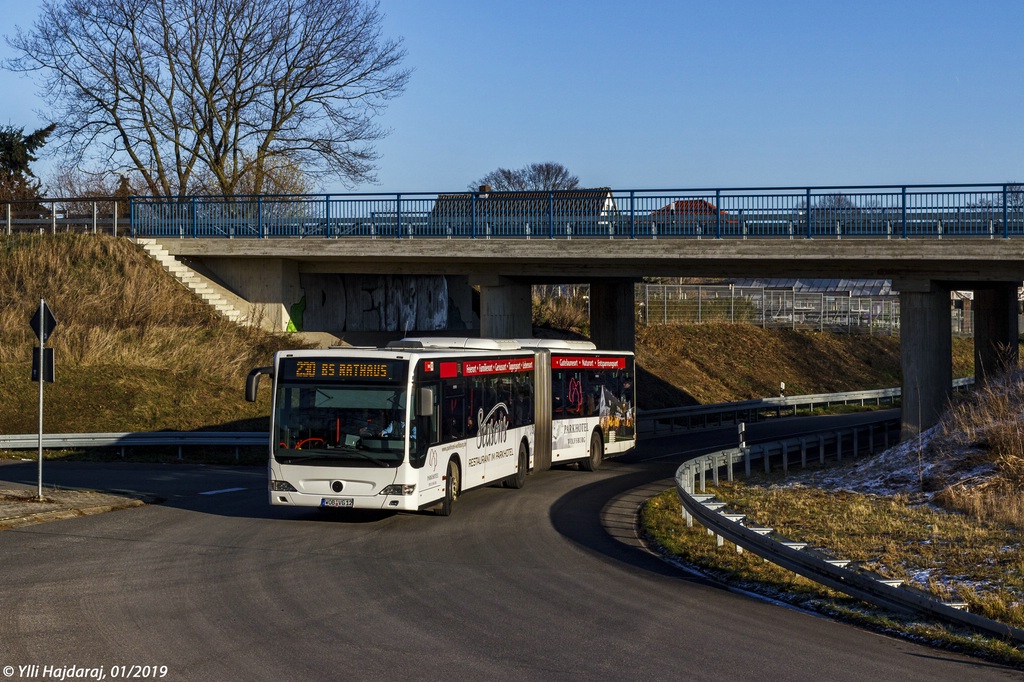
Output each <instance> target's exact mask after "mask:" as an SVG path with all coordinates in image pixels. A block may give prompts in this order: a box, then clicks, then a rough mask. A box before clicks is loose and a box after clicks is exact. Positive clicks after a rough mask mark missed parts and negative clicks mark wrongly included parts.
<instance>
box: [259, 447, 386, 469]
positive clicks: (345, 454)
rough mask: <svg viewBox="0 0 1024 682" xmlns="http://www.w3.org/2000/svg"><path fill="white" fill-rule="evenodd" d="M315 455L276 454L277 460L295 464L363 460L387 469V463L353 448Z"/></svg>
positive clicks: (320, 452)
mask: <svg viewBox="0 0 1024 682" xmlns="http://www.w3.org/2000/svg"><path fill="white" fill-rule="evenodd" d="M316 452H317V454H315V455H312V454H311V455H292V454H278V455H276V456H277V457H278V458H281V457H287V458H288V459H289V463H290V464H293V463H295V462H310V461H314V460H338V459H364V460H366V461H368V462H373V463H374V464H376V465H377V466H381V467H387V466H388V465H387V463H386V462H383V461H381V460H379V459H377V458H376V457H374V456H373V455H371V454H368V453H366V452H360V451H359V450H356V449H354V448H339V449H338V452H337V453H325V452H324V451H323V450H317V451H316Z"/></svg>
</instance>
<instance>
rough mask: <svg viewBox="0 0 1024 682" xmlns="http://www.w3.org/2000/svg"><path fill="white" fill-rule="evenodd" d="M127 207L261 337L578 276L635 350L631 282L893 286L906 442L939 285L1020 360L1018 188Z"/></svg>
mask: <svg viewBox="0 0 1024 682" xmlns="http://www.w3.org/2000/svg"><path fill="white" fill-rule="evenodd" d="M130 213H131V228H130V229H131V232H132V234H133V235H134V236H135V237H136V238H139V239H140V241H142V242H144V243H145V244H146V245H147V248H148V249H150V250H151V252H152V253H154V255H160V254H162V253H163V251H166V255H165V256H164V257H165V258H166V257H171V258H173V259H176V261H178V262H181V263H186V264H189V265H191V266H192V271H193V272H194V273H196V276H199V277H201V278H202V279H204V280H205V281H206V282H208V283H209V285H210V286H212V287H215V288H218V289H220V290H221V291H223V292H224V295H225V296H227V297H229V298H230V297H235V299H236V300H237V301H238V303H239V305H241V306H242V307H243V308H246V309H248V310H249V312H250V315H253V314H255V316H258V317H260V318H261V319H262V321H263V323H264V324H265V325H267V326H269V327H271V328H274V329H280V330H283V329H286V328H288V327H289V324H291V325H293V326H294V325H295V321H296V317H297V316H299V315H301V316H302V318H303V325H302V326H303V328H304V329H305V330H311V329H319V330H322V331H330V332H336V333H337V332H339V331H340V332H342V333H343V334H344V335H347V336H351V335H352V334H354V333H355V334H357V335H358V332H361V331H363V332H365V331H381V332H385V333H391V334H393V335H397V334H401V333H404V332H412V331H417V332H429V331H441V330H446V331H452V330H459V329H463V330H465V329H468V330H471V332H470V333H475V331H476V330H477V329H479V333H480V334H481V335H484V336H495V337H522V336H529V335H530V333H531V299H530V287H531V286H532V285H533V284H539V283H589V284H590V285H591V302H590V304H591V311H592V314H593V319H592V324H591V328H592V336H593V339H594V341H595V343H597V345H598V346H599V347H605V348H612V347H615V348H632V347H633V345H634V340H633V329H634V321H635V311H634V301H633V283H634V282H635V281H637V280H638V279H639V278H641V277H813V278H841V277H843V278H867V279H891V280H893V287H894V289H896V290H898V291H899V292H900V308H901V348H902V365H903V405H904V410H903V433H904V435H905V436H910V435H913V434H916V433H918V432H919V431H920V430H922V429H924V428H927V427H929V426H931V425H932V424H934V423H935V422H936V420H937V419H938V417H939V415H940V414H941V412H942V410H943V409H944V407H945V404H946V401H947V399H948V397H949V395H950V386H951V380H952V369H951V339H950V331H949V330H950V292H951V291H952V290H954V289H955V290H973V291H974V292H975V304H974V312H975V328H976V332H975V356H976V367H977V374H978V376H979V378H980V379H981V380H984V378H985V376H986V375H990V374H993V373H996V372H999V371H1002V370H1003V369H1006V368H1008V367H1016V366H1017V340H1018V333H1019V330H1018V317H1017V313H1018V305H1019V304H1018V293H1017V292H1018V287H1019V286H1020V284H1021V282H1022V280H1024V189H1022V188H1021V187H1020V186H1017V185H958V186H953V185H943V186H934V185H932V186H909V185H908V186H887V187H813V188H806V187H804V188H781V189H779V188H769V189H757V188H755V189H742V188H741V189H710V190H625V191H618V190H611V189H607V188H605V189H596V190H579V191H572V192H537V193H533V192H530V193H522V192H515V193H494V192H490V191H488V190H487V188H481V189H480V191H478V192H463V193H451V194H416V193H406V194H392V195H384V194H373V195H319V196H303V197H264V196H261V197H229V198H225V197H186V198H179V199H159V198H133V199H132V202H131V206H130ZM8 215H9V216H10V211H9V212H8ZM93 215H94V221H95V215H96V209H95V207H94V208H93ZM8 220H9V221H10V218H9V219H8ZM50 220H52V221H53V224H54V225H56V218H50ZM8 229H10V226H8ZM473 288H478V290H479V302H478V304H477V305H475V304H474V302H473V297H474V294H473ZM414 300H415V302H414ZM477 311H478V312H477ZM367 317H370V318H375V319H371V320H369V321H367ZM375 325H376V329H373V328H374V326H375Z"/></svg>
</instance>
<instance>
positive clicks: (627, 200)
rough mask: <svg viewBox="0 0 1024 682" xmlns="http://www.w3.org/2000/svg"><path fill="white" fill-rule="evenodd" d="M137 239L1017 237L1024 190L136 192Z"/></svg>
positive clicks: (1023, 222)
mask: <svg viewBox="0 0 1024 682" xmlns="http://www.w3.org/2000/svg"><path fill="white" fill-rule="evenodd" d="M131 229H132V232H133V234H134V235H136V236H142V237H193V238H198V237H228V238H235V237H238V238H243V237H247V238H274V237H321V238H343V237H371V238H378V237H391V238H441V239H445V238H448V239H489V238H501V239H538V238H543V239H579V238H584V239H666V238H668V239H709V238H712V239H780V238H781V239H843V238H883V239H899V238H903V239H916V238H938V239H941V238H944V237H983V238H996V237H1001V238H1011V237H1020V236H1022V235H1024V187H1022V186H1020V185H1010V184H1002V185H1000V184H988V185H900V186H881V187H864V186H856V187H796V188H794V187H783V188H777V187H769V188H739V189H692V190H688V189H680V190H611V189H597V190H573V191H565V192H491V193H481V192H459V193H447V194H445V193H415V192H403V193H401V194H325V195H301V196H236V197H215V196H203V197H198V196H197V197H186V198H177V199H166V198H160V197H135V198H133V199H132V202H131Z"/></svg>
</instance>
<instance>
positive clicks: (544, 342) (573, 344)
mask: <svg viewBox="0 0 1024 682" xmlns="http://www.w3.org/2000/svg"><path fill="white" fill-rule="evenodd" d="M516 342H517V343H518V344H519V345H520V346H522V347H523V348H547V349H549V350H597V346H595V345H594V344H593V343H591V342H590V341H578V340H575V339H516Z"/></svg>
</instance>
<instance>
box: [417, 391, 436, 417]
mask: <svg viewBox="0 0 1024 682" xmlns="http://www.w3.org/2000/svg"><path fill="white" fill-rule="evenodd" d="M418 390H419V393H418V394H417V395H416V416H417V417H433V416H434V389H433V388H431V387H429V386H428V387H424V388H421V389H418Z"/></svg>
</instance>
